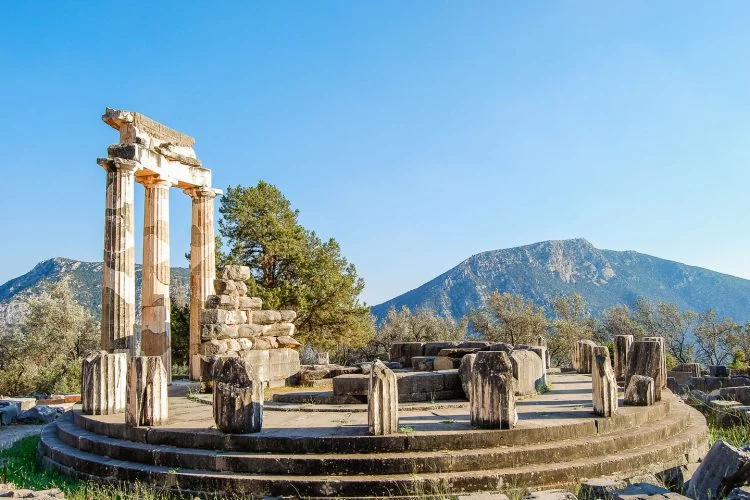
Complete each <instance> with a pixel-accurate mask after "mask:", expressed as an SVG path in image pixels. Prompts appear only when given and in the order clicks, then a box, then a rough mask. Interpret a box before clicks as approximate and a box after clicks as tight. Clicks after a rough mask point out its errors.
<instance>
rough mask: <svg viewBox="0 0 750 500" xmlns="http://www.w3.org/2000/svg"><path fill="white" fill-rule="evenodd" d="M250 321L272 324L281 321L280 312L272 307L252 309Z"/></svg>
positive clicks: (258, 323)
mask: <svg viewBox="0 0 750 500" xmlns="http://www.w3.org/2000/svg"><path fill="white" fill-rule="evenodd" d="M251 318H252V319H251V321H252V322H253V323H255V324H256V325H273V324H274V323H278V322H280V321H281V313H280V312H279V311H274V310H272V309H265V310H261V311H253V313H252V315H251Z"/></svg>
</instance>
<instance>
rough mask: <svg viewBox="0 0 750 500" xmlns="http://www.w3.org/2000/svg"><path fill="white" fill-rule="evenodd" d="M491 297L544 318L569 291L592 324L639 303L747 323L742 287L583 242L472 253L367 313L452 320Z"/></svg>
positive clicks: (738, 281)
mask: <svg viewBox="0 0 750 500" xmlns="http://www.w3.org/2000/svg"><path fill="white" fill-rule="evenodd" d="M494 290H499V291H501V292H505V291H508V292H512V293H519V294H521V295H524V296H525V297H527V298H529V299H531V300H533V301H534V302H535V303H536V304H537V305H540V306H542V307H544V308H545V309H546V310H547V311H548V312H551V303H552V300H554V298H555V297H556V296H558V295H560V294H565V293H571V292H573V291H577V292H578V293H581V295H583V297H584V298H585V299H586V300H587V302H588V303H589V307H590V312H591V313H592V314H593V315H594V316H597V317H598V316H600V315H601V313H602V312H603V311H604V310H605V309H607V308H609V307H612V306H614V305H617V304H627V305H630V306H632V305H633V303H634V302H635V300H636V299H637V298H638V297H640V296H643V297H648V298H650V299H653V300H666V301H669V302H675V303H677V305H678V306H680V307H681V308H683V309H694V310H698V311H701V310H705V309H708V308H715V309H716V310H717V312H718V313H719V314H720V315H725V316H728V317H730V318H732V319H734V320H735V321H738V322H745V321H750V280H746V279H744V278H739V277H737V276H732V275H729V274H724V273H719V272H716V271H711V270H709V269H705V268H702V267H698V266H691V265H688V264H682V263H679V262H675V261H671V260H668V259H663V258H660V257H655V256H652V255H647V254H643V253H639V252H637V251H634V250H624V251H621V250H606V249H598V248H596V247H595V246H594V245H593V244H591V243H590V242H589V241H588V240H586V239H584V238H574V239H568V240H547V241H542V242H537V243H531V244H528V245H523V246H518V247H512V248H506V249H499V250H488V251H485V252H480V253H477V254H475V255H472V256H471V257H468V258H467V259H464V260H463V261H462V262H460V263H459V264H458V265H456V266H454V267H453V268H451V269H449V270H447V271H445V272H444V273H441V274H439V275H438V276H436V277H435V278H433V279H431V280H429V281H427V282H426V283H424V284H422V285H420V286H418V287H416V288H414V289H412V290H409V291H407V292H405V293H403V294H401V295H398V296H396V297H394V298H392V299H390V300H388V301H385V302H383V303H381V304H378V305H375V306H373V307H371V311H372V312H373V314H374V315H375V316H376V318H378V319H382V318H383V317H384V316H385V314H386V313H387V311H388V308H389V307H390V306H391V305H393V306H395V307H397V308H400V307H401V306H404V305H406V306H408V307H409V308H411V309H414V308H419V307H428V308H431V309H433V310H435V311H436V312H437V313H438V314H440V315H443V316H448V317H452V318H454V319H458V318H460V317H462V316H464V315H465V314H466V313H467V312H468V311H470V310H472V309H476V308H479V307H482V306H483V305H484V303H485V300H486V298H487V296H488V295H489V294H490V293H491V292H493V291H494Z"/></svg>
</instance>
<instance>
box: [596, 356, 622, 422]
mask: <svg viewBox="0 0 750 500" xmlns="http://www.w3.org/2000/svg"><path fill="white" fill-rule="evenodd" d="M591 392H592V394H591V396H592V401H593V406H594V413H596V414H597V415H599V416H600V417H611V416H612V415H614V414H615V412H616V411H617V380H616V379H615V372H614V371H613V370H612V366H611V365H610V362H609V349H607V348H606V347H605V346H596V347H595V348H594V366H593V370H592V373H591Z"/></svg>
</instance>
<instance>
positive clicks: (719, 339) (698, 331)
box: [694, 309, 743, 365]
mask: <svg viewBox="0 0 750 500" xmlns="http://www.w3.org/2000/svg"><path fill="white" fill-rule="evenodd" d="M742 333H743V332H742V328H741V327H740V326H739V325H738V324H737V323H735V322H734V321H732V320H731V319H729V318H723V319H719V317H718V316H717V315H716V311H714V310H713V309H709V310H708V311H705V312H702V313H701V314H700V315H699V316H698V324H697V325H696V327H695V331H694V334H695V349H696V351H697V354H698V356H699V357H700V358H701V359H702V360H704V361H705V362H706V363H708V364H710V365H722V364H726V363H728V362H729V361H730V360H731V359H732V353H733V351H734V348H735V347H736V345H737V344H738V341H739V339H740V337H741V335H742Z"/></svg>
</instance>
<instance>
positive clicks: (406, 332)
mask: <svg viewBox="0 0 750 500" xmlns="http://www.w3.org/2000/svg"><path fill="white" fill-rule="evenodd" d="M466 325H467V322H466V320H465V319H464V320H461V321H460V322H458V323H457V322H456V321H454V320H453V319H451V318H444V317H442V316H438V315H437V314H436V313H435V311H433V310H432V309H426V308H419V309H416V310H414V311H412V310H410V309H409V308H408V307H407V306H403V307H402V308H401V309H398V310H397V309H396V308H395V307H393V306H391V308H390V309H388V314H387V315H386V317H385V319H383V321H382V322H381V324H379V325H377V326H376V327H375V336H374V338H373V339H372V340H371V341H370V344H369V346H370V347H371V350H372V351H373V353H374V355H375V356H379V355H382V354H385V353H388V352H389V351H390V349H391V345H393V344H394V343H396V342H434V341H441V340H445V341H454V340H464V339H466Z"/></svg>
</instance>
